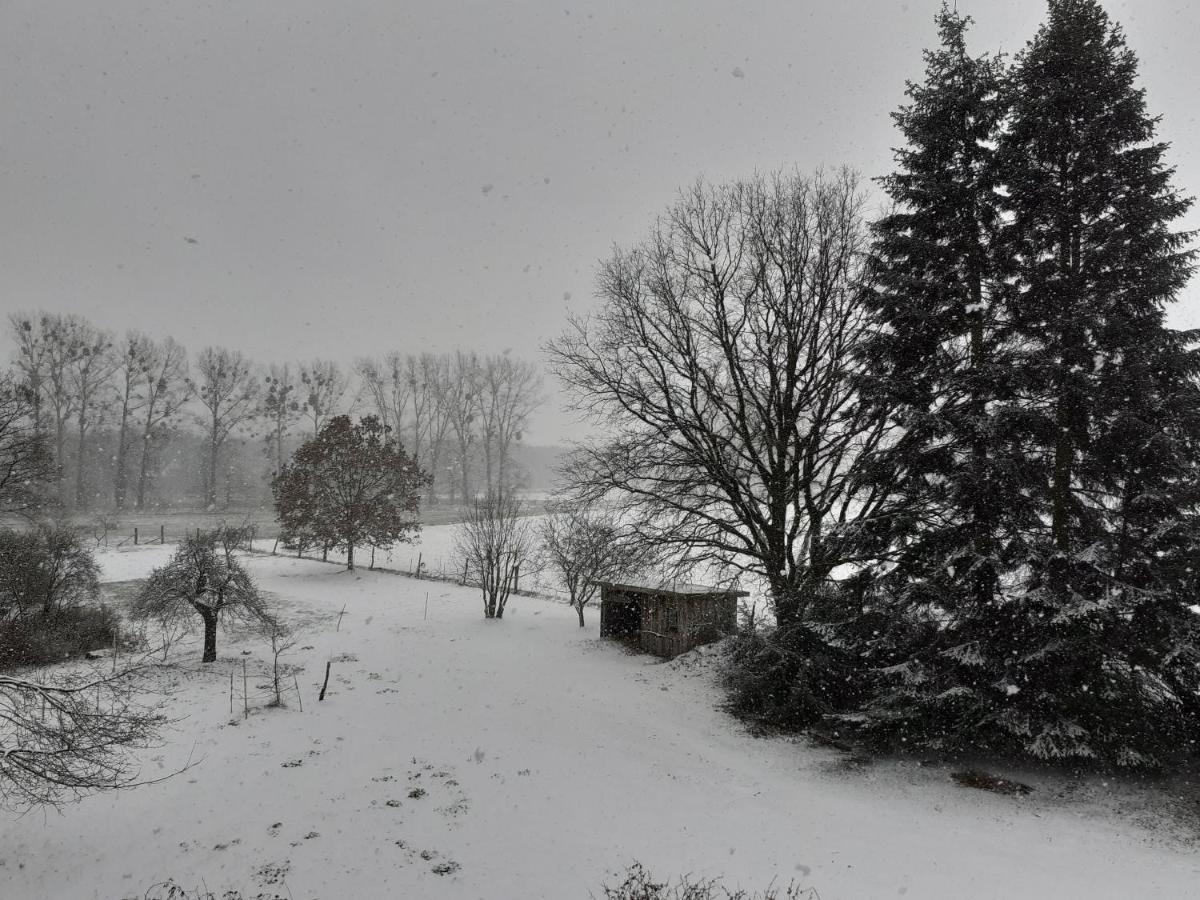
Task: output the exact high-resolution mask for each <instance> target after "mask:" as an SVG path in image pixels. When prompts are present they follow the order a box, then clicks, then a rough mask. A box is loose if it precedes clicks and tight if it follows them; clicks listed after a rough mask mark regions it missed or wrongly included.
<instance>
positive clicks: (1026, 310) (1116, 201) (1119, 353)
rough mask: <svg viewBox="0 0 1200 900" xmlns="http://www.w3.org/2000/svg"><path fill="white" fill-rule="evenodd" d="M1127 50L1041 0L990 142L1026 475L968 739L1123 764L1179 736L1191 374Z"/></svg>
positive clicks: (1189, 645) (1192, 524) (1101, 16)
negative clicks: (980, 735) (986, 692)
mask: <svg viewBox="0 0 1200 900" xmlns="http://www.w3.org/2000/svg"><path fill="white" fill-rule="evenodd" d="M1136 75H1137V60H1136V58H1135V56H1134V54H1133V53H1132V51H1130V49H1129V48H1128V47H1127V45H1126V43H1125V40H1124V37H1123V34H1122V32H1121V29H1120V28H1119V27H1118V26H1116V25H1114V24H1113V23H1111V22H1110V21H1109V19H1108V17H1107V16H1106V14H1105V13H1104V11H1103V9H1101V7H1100V6H1099V4H1097V3H1095V2H1093V0H1050V3H1049V16H1048V19H1047V21H1046V23H1045V24H1044V25H1043V26H1042V28H1041V29H1040V30H1039V32H1038V34H1037V36H1036V37H1035V38H1034V39H1033V41H1031V42H1030V44H1029V45H1028V46H1027V47H1026V49H1025V50H1024V52H1023V53H1022V54H1021V55H1020V56H1019V57H1018V59H1017V62H1016V66H1015V69H1014V71H1013V73H1012V78H1011V89H1010V92H1009V98H1010V113H1009V122H1008V126H1007V128H1006V129H1005V132H1004V134H1003V135H1002V137H1001V138H1000V141H999V144H998V147H997V163H998V170H999V176H1000V180H1001V181H1002V183H1003V185H1004V192H1003V193H1004V197H1005V203H1004V205H1005V210H1004V212H1005V223H1006V224H1005V227H1004V228H1003V231H1002V240H1001V244H1002V246H1003V250H1004V255H1005V256H1006V257H1007V258H1008V259H1009V260H1011V264H1012V269H1011V278H1009V279H1008V280H1007V282H1006V289H1005V293H1004V296H1003V299H1002V304H1001V305H1002V306H1003V308H1004V309H1005V315H1006V318H1007V321H1008V327H1009V328H1010V329H1011V337H1012V340H1013V344H1014V346H1016V347H1019V348H1020V349H1019V352H1017V353H1016V355H1015V357H1014V358H1013V360H1012V377H1013V378H1014V379H1015V386H1016V391H1017V395H1016V397H1017V400H1016V403H1015V407H1016V408H1017V409H1018V410H1019V415H1017V416H1014V417H1013V422H1014V427H1013V428H1012V429H1011V431H1010V434H1011V436H1012V437H1014V438H1015V439H1016V440H1017V441H1019V442H1020V443H1022V444H1024V445H1025V447H1026V448H1027V450H1028V454H1029V457H1030V459H1031V460H1033V461H1035V462H1036V464H1037V468H1036V470H1035V471H1034V477H1032V478H1030V479H1029V480H1028V481H1026V482H1025V483H1024V484H1023V485H1022V488H1023V490H1024V491H1025V492H1026V493H1027V494H1028V495H1029V496H1031V497H1035V498H1038V499H1039V500H1040V502H1041V503H1042V509H1041V510H1040V515H1039V517H1038V519H1037V523H1038V524H1037V527H1035V528H1033V529H1032V530H1031V531H1030V532H1029V541H1028V543H1029V545H1030V551H1031V552H1030V554H1029V557H1028V564H1027V566H1026V567H1025V569H1024V570H1023V571H1022V573H1021V575H1022V577H1021V579H1020V582H1019V583H1017V584H1015V585H1014V589H1013V590H1012V591H1011V592H1010V595H1009V596H1008V597H1007V598H1006V603H1005V604H1004V605H1003V606H1002V609H1001V616H1000V619H999V621H997V622H996V623H995V624H994V628H993V631H992V633H991V636H990V639H989V640H987V641H985V642H984V643H983V644H981V647H980V651H979V653H978V654H977V655H978V656H979V657H980V658H981V659H982V662H981V664H980V666H979V668H980V676H981V678H984V679H987V680H989V681H991V682H992V683H994V684H996V685H998V686H1003V689H1004V691H1005V692H1006V693H1008V694H1009V698H1008V700H1007V701H1006V702H1005V703H1004V704H1002V705H1000V706H997V707H995V708H994V709H992V710H990V711H988V714H987V716H986V718H983V719H982V720H981V724H980V726H979V727H980V728H981V729H982V730H983V732H984V734H985V735H986V736H987V737H988V739H989V740H992V741H994V742H996V743H998V744H1000V745H1003V746H1012V747H1015V748H1017V749H1021V750H1023V751H1025V752H1029V753H1032V754H1034V755H1036V756H1039V757H1047V758H1080V757H1083V758H1087V757H1098V758H1102V759H1105V760H1109V761H1115V762H1118V763H1122V764H1130V765H1138V764H1145V763H1153V762H1154V761H1156V760H1157V759H1161V757H1162V754H1163V751H1164V750H1165V749H1166V748H1168V747H1178V746H1179V745H1180V742H1181V741H1190V740H1191V739H1192V738H1193V737H1194V733H1195V726H1196V712H1197V709H1196V699H1195V698H1196V691H1197V689H1198V688H1200V682H1198V679H1197V671H1200V670H1198V668H1197V663H1198V662H1200V659H1198V657H1197V645H1196V625H1195V623H1196V620H1197V616H1195V615H1194V614H1192V613H1191V611H1190V610H1189V608H1188V606H1189V604H1191V603H1194V602H1195V597H1196V586H1197V579H1196V574H1197V562H1196V548H1197V545H1198V542H1200V529H1198V528H1197V521H1196V510H1197V502H1198V501H1200V494H1198V491H1197V481H1198V480H1197V474H1198V472H1200V466H1198V462H1200V393H1198V392H1197V389H1196V386H1195V380H1194V379H1195V376H1196V375H1197V372H1198V371H1200V368H1198V362H1197V355H1196V353H1195V352H1194V351H1193V350H1192V349H1190V347H1191V345H1192V344H1193V343H1194V340H1195V337H1196V336H1195V335H1194V334H1190V333H1181V332H1177V331H1173V330H1171V329H1169V328H1168V327H1167V326H1166V324H1165V321H1164V311H1165V308H1166V306H1167V305H1168V304H1169V303H1170V302H1172V301H1173V300H1174V299H1175V298H1176V296H1177V294H1178V292H1179V291H1180V290H1181V288H1182V287H1183V286H1184V284H1185V283H1186V281H1187V278H1188V276H1189V274H1190V271H1191V267H1192V251H1190V250H1189V249H1188V247H1187V245H1188V243H1189V241H1190V238H1191V235H1189V234H1186V233H1181V232H1177V231H1172V230H1171V223H1172V222H1173V221H1174V220H1176V219H1177V218H1178V217H1179V216H1180V215H1182V214H1183V213H1184V212H1185V211H1186V210H1187V208H1188V206H1189V203H1190V201H1189V200H1186V199H1184V198H1181V197H1180V196H1179V195H1178V194H1177V193H1176V192H1175V190H1174V189H1173V188H1172V186H1171V183H1170V181H1171V176H1172V174H1173V170H1172V169H1170V168H1168V167H1167V166H1166V165H1165V164H1164V162H1163V157H1164V153H1165V150H1166V147H1165V145H1164V144H1162V143H1157V142H1155V140H1154V132H1155V125H1156V122H1157V120H1156V119H1155V118H1152V117H1151V116H1149V115H1148V114H1147V112H1146V105H1145V98H1144V94H1143V91H1142V90H1141V89H1140V88H1138V87H1137V85H1136Z"/></svg>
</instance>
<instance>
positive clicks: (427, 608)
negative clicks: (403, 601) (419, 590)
mask: <svg viewBox="0 0 1200 900" xmlns="http://www.w3.org/2000/svg"><path fill="white" fill-rule="evenodd" d="M425 618H426V619H428V618H429V591H426V592H425Z"/></svg>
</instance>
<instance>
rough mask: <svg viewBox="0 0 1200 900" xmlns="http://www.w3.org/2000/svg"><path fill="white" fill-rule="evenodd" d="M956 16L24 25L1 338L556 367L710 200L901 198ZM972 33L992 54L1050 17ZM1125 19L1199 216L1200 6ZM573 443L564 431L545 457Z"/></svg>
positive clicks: (700, 6)
mask: <svg viewBox="0 0 1200 900" xmlns="http://www.w3.org/2000/svg"><path fill="white" fill-rule="evenodd" d="M938 5H939V3H938V0H909V2H898V0H841V2H833V0H827V2H812V0H752V2H718V0H669V2H668V0H632V2H631V0H607V2H603V3H599V2H598V3H592V4H578V3H572V2H563V0H560V2H555V3H542V2H532V0H531V2H501V0H481V2H474V0H472V2H453V0H386V2H385V0H377V2H368V0H337V2H331V0H270V2H268V0H255V2H249V0H243V2H209V3H202V2H196V0H189V2H173V0H145V2H128V0H106V2H104V3H93V2H84V0H77V2H49V0H20V2H18V0H0V196H2V197H3V208H2V210H0V278H2V279H3V293H2V294H0V309H3V310H4V311H9V310H12V309H37V308H44V309H49V310H55V311H63V312H75V313H80V314H83V315H86V316H88V317H90V318H91V319H93V320H94V321H95V322H96V323H97V324H99V325H103V326H106V327H109V328H113V329H118V330H123V329H126V328H131V327H137V328H141V329H143V330H145V331H148V332H150V333H152V334H155V335H159V336H161V335H166V334H171V335H174V336H175V337H176V338H178V339H179V340H181V341H182V342H184V343H185V344H187V345H188V346H189V348H190V349H192V350H197V349H199V348H200V347H201V346H203V345H205V344H209V343H221V344H226V345H229V346H232V347H236V348H238V349H241V350H243V351H245V352H246V353H248V354H250V355H252V356H253V357H255V358H257V359H259V360H262V361H264V362H266V361H283V360H286V359H298V358H304V357H310V356H317V355H320V356H332V357H335V358H339V359H341V360H347V361H348V360H350V359H352V358H353V357H355V356H357V355H360V354H369V353H380V352H383V351H386V350H389V349H399V350H403V351H420V350H435V351H436V350H451V349H454V348H456V347H464V348H474V349H479V350H483V351H489V352H490V351H499V350H504V349H506V348H511V349H512V350H513V351H514V352H516V353H519V354H522V355H525V356H529V357H535V356H536V355H537V353H538V346H539V345H540V344H541V342H542V341H544V340H545V339H546V338H548V337H551V336H553V335H555V334H557V333H558V332H559V331H560V330H561V329H562V326H563V322H564V318H565V315H566V313H567V311H568V310H577V311H582V310H584V309H586V308H587V306H588V305H589V304H590V303H591V299H592V275H593V271H594V267H595V264H596V262H597V260H598V259H599V258H601V257H603V256H605V255H607V253H608V251H609V248H610V247H611V245H612V244H613V242H618V243H628V242H630V241H633V240H636V239H637V238H639V237H640V236H641V235H642V234H643V233H644V232H645V231H646V229H647V228H648V226H649V224H650V221H651V219H652V217H653V216H654V214H655V213H656V212H657V211H659V210H660V209H661V208H662V207H663V206H664V205H665V204H666V203H668V202H669V201H670V199H671V197H672V196H673V194H674V192H675V190H676V188H677V187H678V186H680V185H682V184H684V183H686V182H689V181H691V180H693V179H694V178H695V177H696V176H697V175H701V174H703V175H705V176H706V177H708V178H711V179H714V180H721V179H726V178H732V177H736V176H739V175H742V174H746V173H748V172H751V171H753V170H755V169H760V170H768V169H772V168H776V167H779V166H785V165H788V166H790V165H795V166H798V167H800V168H802V169H811V168H814V167H816V166H819V165H826V166H832V165H840V164H842V163H847V164H849V165H852V166H854V167H855V168H858V169H860V170H861V171H863V172H864V174H866V175H868V176H874V175H879V174H883V173H884V172H886V171H888V169H889V168H890V164H891V153H890V148H891V147H892V146H893V145H895V144H896V143H897V136H896V134H895V132H894V130H893V127H892V123H891V120H890V118H889V113H891V112H892V110H894V109H895V108H896V106H897V105H898V104H899V103H900V102H901V101H902V100H903V90H904V81H905V79H906V78H919V77H920V76H921V73H922V68H923V66H922V60H921V56H920V52H921V49H922V48H924V47H927V46H930V45H931V44H932V43H933V41H934V39H935V35H934V29H933V22H932V19H933V15H934V13H935V12H936V10H937V8H938ZM959 6H960V9H962V10H965V11H967V12H970V13H971V14H972V15H973V16H974V17H975V19H976V22H977V24H976V27H975V29H974V33H973V39H974V43H975V46H976V47H977V48H978V49H980V50H983V49H997V48H1002V49H1004V50H1006V51H1010V52H1011V51H1016V50H1018V49H1020V47H1021V46H1022V45H1023V44H1024V42H1025V41H1026V40H1027V39H1028V38H1029V37H1030V36H1032V34H1033V32H1034V31H1035V29H1036V27H1037V24H1038V23H1039V21H1040V20H1041V18H1042V15H1043V12H1044V3H1043V2H1042V0H1003V2H983V0H976V2H966V0H964V2H961V3H960V4H959ZM1106 7H1107V9H1108V11H1109V13H1110V14H1111V15H1112V16H1113V17H1114V18H1115V19H1117V20H1118V21H1120V22H1121V23H1122V24H1123V25H1124V26H1125V29H1126V32H1127V35H1128V38H1129V41H1130V44H1131V45H1132V46H1133V48H1134V49H1135V50H1136V51H1137V52H1138V54H1139V56H1140V58H1141V61H1142V82H1143V84H1144V86H1145V87H1146V88H1147V92H1148V97H1149V102H1150V107H1151V109H1152V111H1154V112H1158V113H1162V114H1163V116H1164V121H1163V124H1162V127H1161V130H1160V135H1161V136H1162V137H1163V138H1164V139H1165V140H1168V141H1171V142H1172V143H1173V144H1174V149H1173V152H1172V153H1171V155H1170V160H1171V161H1172V162H1173V163H1174V164H1175V165H1176V166H1177V167H1178V175H1177V179H1176V181H1177V184H1178V185H1180V186H1181V187H1182V188H1183V189H1184V190H1185V191H1187V192H1188V193H1190V194H1200V140H1198V138H1200V129H1198V126H1197V122H1196V84H1197V77H1198V75H1200V64H1198V63H1197V56H1196V47H1197V45H1198V44H1200V5H1196V4H1189V3H1185V2H1182V0H1180V2H1169V3H1167V2H1113V0H1110V2H1108V3H1107V4H1106ZM1188 224H1189V225H1190V226H1191V227H1196V226H1197V225H1200V214H1195V213H1194V214H1192V215H1191V216H1190V221H1189V222H1188ZM1198 296H1200V294H1198V293H1197V289H1196V288H1195V287H1193V288H1192V289H1191V290H1190V292H1189V296H1188V298H1187V299H1186V300H1185V302H1184V304H1182V308H1181V309H1180V310H1179V311H1178V312H1177V314H1176V315H1175V321H1176V322H1177V323H1178V324H1180V325H1189V326H1196V325H1200V302H1197V299H1196V298H1197V297H1198ZM573 431H574V429H573V427H572V426H570V425H569V424H567V423H564V422H563V421H562V420H561V416H560V415H559V414H558V413H557V411H556V409H555V408H554V405H553V404H552V405H551V406H550V407H549V408H548V409H547V410H546V411H545V412H544V413H543V414H542V415H541V416H540V417H539V419H538V421H537V422H536V423H535V427H534V428H533V429H532V430H531V433H530V434H529V435H528V439H529V440H530V441H531V442H534V443H546V442H552V441H556V440H558V439H560V438H561V437H563V436H564V435H568V434H570V433H572V432H573Z"/></svg>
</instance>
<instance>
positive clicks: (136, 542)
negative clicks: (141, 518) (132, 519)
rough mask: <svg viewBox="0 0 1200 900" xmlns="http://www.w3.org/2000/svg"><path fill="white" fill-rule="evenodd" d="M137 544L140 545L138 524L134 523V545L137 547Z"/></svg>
mask: <svg viewBox="0 0 1200 900" xmlns="http://www.w3.org/2000/svg"><path fill="white" fill-rule="evenodd" d="M137 545H138V535H137V526H136V525H134V526H133V546H135V547H136V546H137Z"/></svg>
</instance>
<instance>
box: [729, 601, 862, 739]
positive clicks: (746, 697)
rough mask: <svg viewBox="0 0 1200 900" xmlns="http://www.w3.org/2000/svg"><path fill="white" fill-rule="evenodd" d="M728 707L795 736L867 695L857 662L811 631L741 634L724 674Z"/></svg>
mask: <svg viewBox="0 0 1200 900" xmlns="http://www.w3.org/2000/svg"><path fill="white" fill-rule="evenodd" d="M725 686H726V688H727V690H728V699H727V708H728V709H729V711H730V712H731V713H733V714H734V715H735V716H737V717H738V718H741V719H747V720H749V721H752V722H755V723H757V724H759V725H765V726H768V727H771V728H780V729H784V730H787V731H796V730H800V729H803V728H807V727H809V726H810V725H814V724H816V723H817V722H819V721H820V720H821V719H822V718H823V717H824V716H827V715H830V714H833V713H837V712H841V711H844V710H846V709H851V708H853V707H854V706H855V704H856V703H858V702H860V701H861V700H862V698H863V696H864V692H865V686H866V685H865V679H864V677H863V672H862V668H861V666H860V664H859V663H858V660H857V659H855V658H854V657H853V656H852V655H851V654H849V653H847V652H845V651H843V650H840V649H838V648H836V647H831V646H830V645H829V644H828V643H827V642H826V640H825V639H824V638H823V637H821V636H820V635H818V634H817V633H816V632H815V631H814V630H813V628H812V627H810V626H807V625H795V626H791V627H789V628H771V629H766V630H762V631H756V632H751V633H741V634H738V635H737V636H736V637H735V638H734V639H733V642H732V645H731V652H730V655H729V659H728V663H727V665H726V669H725Z"/></svg>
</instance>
